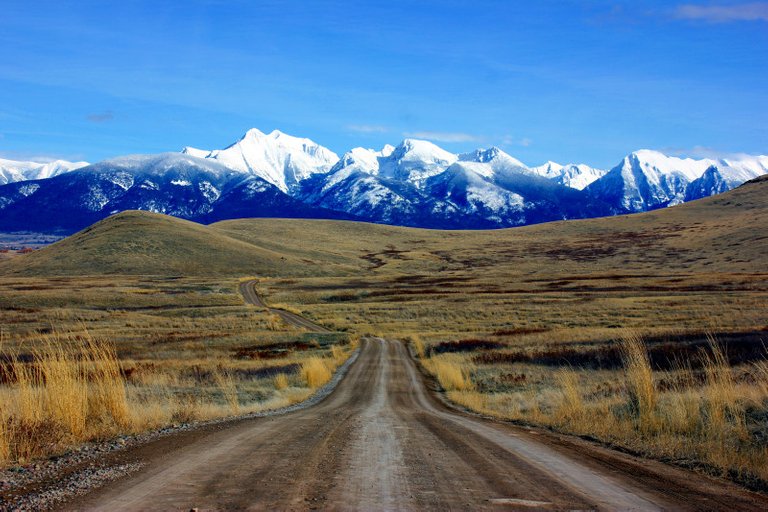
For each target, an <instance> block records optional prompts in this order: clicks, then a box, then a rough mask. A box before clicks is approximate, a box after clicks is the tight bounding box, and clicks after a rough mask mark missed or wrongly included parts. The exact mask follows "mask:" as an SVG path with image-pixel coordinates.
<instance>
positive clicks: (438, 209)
mask: <svg viewBox="0 0 768 512" xmlns="http://www.w3.org/2000/svg"><path fill="white" fill-rule="evenodd" d="M297 197H299V198H301V199H302V200H303V201H305V202H308V203H311V204H313V205H315V206H320V207H323V208H329V209H333V210H337V211H344V212H347V213H349V214H351V215H355V216H358V217H362V218H365V219H368V220H372V221H374V222H385V223H390V224H401V225H406V226H423V227H438V228H439V227H458V228H489V227H508V226H517V225H521V224H527V223H532V222H542V221H545V220H559V219H568V218H582V217H584V216H585V215H587V214H588V213H587V212H586V211H584V206H585V205H589V206H590V207H591V208H592V210H591V211H595V212H601V214H607V213H608V211H609V210H608V208H607V207H605V206H604V205H603V206H601V205H598V204H597V203H598V202H599V201H596V200H594V199H593V198H591V197H589V196H587V195H586V194H583V193H581V192H580V191H577V190H574V189H570V188H567V187H564V186H562V185H559V184H557V183H554V182H552V181H550V180H547V179H545V178H542V177H540V176H537V175H536V174H534V173H532V172H531V171H530V170H529V169H528V168H527V167H526V166H525V165H524V164H523V163H522V162H520V161H519V160H517V159H515V158H513V157H511V156H510V155H508V154H506V153H505V152H503V151H502V150H500V149H499V148H491V149H488V150H477V151H474V152H471V153H465V154H461V155H454V154H452V153H449V152H447V151H445V150H443V149H441V148H439V147H437V146H435V145H434V144H432V143H429V142H427V141H420V140H414V139H406V140H404V141H403V142H401V143H400V144H399V145H398V146H397V147H394V148H393V147H392V146H386V147H385V148H384V149H382V150H381V151H374V150H370V149H364V148H356V149H353V150H352V151H349V152H348V153H346V154H344V155H343V156H342V157H341V159H340V160H339V162H338V163H337V164H336V165H335V166H334V167H333V168H332V169H331V171H330V172H329V173H328V174H326V175H317V176H315V177H313V178H312V179H310V180H307V181H305V182H304V183H303V185H302V188H301V190H300V192H299V195H298V196H297Z"/></svg>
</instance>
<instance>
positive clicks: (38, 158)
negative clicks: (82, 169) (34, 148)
mask: <svg viewBox="0 0 768 512" xmlns="http://www.w3.org/2000/svg"><path fill="white" fill-rule="evenodd" d="M0 158H5V159H6V160H16V161H18V162H36V163H39V164H47V163H49V162H53V161H55V160H68V161H70V162H77V161H79V160H84V158H83V157H82V155H66V156H64V155H46V154H41V153H25V152H20V151H0Z"/></svg>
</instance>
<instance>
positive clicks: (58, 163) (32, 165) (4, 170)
mask: <svg viewBox="0 0 768 512" xmlns="http://www.w3.org/2000/svg"><path fill="white" fill-rule="evenodd" d="M86 165H88V162H68V161H66V160H54V161H52V162H44V163H43V162H22V161H16V160H6V159H4V158H0V185H6V184H8V183H16V182H17V181H26V180H42V179H45V178H51V177H53V176H58V175H59V174H63V173H65V172H69V171H74V170H75V169H79V168H81V167H85V166H86Z"/></svg>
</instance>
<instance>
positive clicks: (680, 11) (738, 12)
mask: <svg viewBox="0 0 768 512" xmlns="http://www.w3.org/2000/svg"><path fill="white" fill-rule="evenodd" d="M674 15H675V17H676V18H680V19H686V20H697V21H706V22H709V23H727V22H731V21H768V2H750V3H743V4H735V5H694V4H685V5H681V6H678V7H677V9H675V12H674Z"/></svg>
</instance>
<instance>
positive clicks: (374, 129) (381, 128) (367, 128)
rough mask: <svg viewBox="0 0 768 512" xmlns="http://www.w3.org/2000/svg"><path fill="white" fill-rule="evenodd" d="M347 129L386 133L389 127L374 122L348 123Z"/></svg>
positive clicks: (357, 131) (358, 131) (359, 131)
mask: <svg viewBox="0 0 768 512" xmlns="http://www.w3.org/2000/svg"><path fill="white" fill-rule="evenodd" d="M347 130H349V131H351V132H355V133H387V132H388V131H389V128H387V127H386V126H380V125H376V124H350V125H347Z"/></svg>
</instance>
